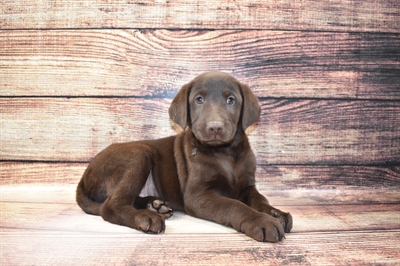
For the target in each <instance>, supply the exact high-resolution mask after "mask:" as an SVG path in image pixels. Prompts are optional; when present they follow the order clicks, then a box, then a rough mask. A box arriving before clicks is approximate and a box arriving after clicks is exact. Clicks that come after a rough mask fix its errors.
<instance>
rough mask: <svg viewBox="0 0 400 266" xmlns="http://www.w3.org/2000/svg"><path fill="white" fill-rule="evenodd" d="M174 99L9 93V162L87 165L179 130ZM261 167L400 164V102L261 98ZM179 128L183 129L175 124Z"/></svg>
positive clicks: (4, 138)
mask: <svg viewBox="0 0 400 266" xmlns="http://www.w3.org/2000/svg"><path fill="white" fill-rule="evenodd" d="M170 101H171V100H170V99H143V98H71V99H68V98H2V99H0V106H1V113H0V116H1V120H0V123H1V128H2V134H1V140H0V141H1V154H0V159H2V160H35V161H38V160H39V161H41V160H47V161H78V162H81V161H85V162H88V161H89V160H90V159H91V158H92V157H93V156H95V155H96V154H97V153H98V152H99V151H100V150H102V149H104V148H105V147H107V146H108V145H110V144H111V143H113V142H127V141H132V140H139V139H154V138H160V137H165V136H169V135H173V134H176V132H175V131H174V130H173V129H172V125H171V123H172V122H170V120H169V117H168V114H167V113H168V112H167V109H168V107H169V104H170ZM261 105H262V116H261V118H260V121H259V122H258V125H256V126H254V127H253V128H251V129H250V130H249V134H250V135H249V139H250V142H251V145H252V147H253V150H254V152H255V154H256V157H257V161H258V163H259V164H291V165H292V164H335V165H340V164H398V163H399V162H400V161H399V158H400V149H399V147H400V116H399V115H398V114H399V113H400V102H396V101H340V100H286V99H262V100H261ZM175 128H176V129H179V127H178V126H175Z"/></svg>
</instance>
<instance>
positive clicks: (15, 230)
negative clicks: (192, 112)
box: [0, 185, 400, 265]
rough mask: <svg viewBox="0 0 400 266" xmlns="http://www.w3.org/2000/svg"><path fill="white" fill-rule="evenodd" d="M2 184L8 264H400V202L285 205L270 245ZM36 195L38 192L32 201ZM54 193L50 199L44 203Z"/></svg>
mask: <svg viewBox="0 0 400 266" xmlns="http://www.w3.org/2000/svg"><path fill="white" fill-rule="evenodd" d="M0 188H1V189H2V191H1V192H2V195H4V196H2V199H1V202H0V209H1V213H0V215H1V217H0V218H1V219H0V228H1V230H0V237H1V240H2V241H0V248H1V250H2V256H1V257H0V262H1V264H6V265H8V264H10V263H11V264H14V263H15V264H17V265H27V264H29V265H32V264H34V265H37V264H40V265H43V264H53V263H55V264H57V265H71V264H81V265H82V264H84V265H98V264H99V263H100V264H103V265H104V264H113V265H119V264H121V265H125V264H132V263H133V264H139V265H143V264H144V265H147V264H152V263H157V262H158V263H161V264H164V263H167V264H168V265H175V264H181V263H189V262H193V263H195V264H203V263H213V264H218V263H222V264H226V263H229V264H232V263H241V264H242V265H243V264H246V265H248V264H252V265H253V264H260V265H261V264H264V265H265V264H276V263H278V264H285V265H286V264H288V263H291V264H301V265H305V264H306V265H307V264H312V265H315V264H338V263H339V262H340V263H339V264H368V263H380V262H386V263H398V262H399V261H400V253H399V247H400V246H399V242H398V238H399V237H400V231H399V229H400V227H399V226H400V225H399V223H398V220H399V218H400V205H399V204H398V203H397V204H378V205H349V204H347V205H329V206H327V205H316V206H282V209H285V210H287V211H290V212H291V213H292V215H293V217H294V219H295V224H294V228H293V232H292V233H290V234H287V235H286V239H285V240H284V241H283V242H282V243H280V244H268V243H259V242H256V241H253V240H252V239H250V238H248V237H246V236H245V235H243V234H239V233H237V232H235V231H234V230H233V229H231V228H227V227H224V226H221V225H217V224H215V223H212V222H208V221H204V220H200V219H196V218H193V217H190V216H188V215H185V214H182V213H176V214H175V215H174V216H173V217H172V218H170V219H168V220H167V221H166V226H167V229H166V232H165V233H164V234H161V235H146V234H143V233H140V232H138V231H135V230H132V229H129V228H127V227H122V226H116V225H113V224H110V223H107V222H105V221H103V220H102V219H101V218H100V217H98V216H91V215H86V214H84V213H83V211H81V210H80V209H79V207H78V206H77V205H76V204H75V203H74V193H73V192H74V190H73V189H72V187H69V186H65V185H64V186H62V187H58V188H57V187H55V186H53V188H52V189H49V187H47V188H46V187H43V186H42V187H41V186H32V185H30V186H29V185H27V186H24V185H17V186H15V187H14V189H10V187H8V186H1V187H0ZM320 191H321V190H320ZM56 192H58V193H56ZM30 193H36V194H37V195H36V196H35V197H33V198H32V201H29V200H28V201H27V198H26V197H27V196H28V195H29V194H30ZM11 195H12V196H11ZM65 195H69V196H67V197H64V196H65ZM46 197H47V198H48V199H49V201H48V202H41V200H42V199H45V198H46ZM8 198H10V199H14V200H13V201H9V200H8ZM360 254H364V255H362V256H361V255H360ZM339 255H340V259H339V258H338V256H339Z"/></svg>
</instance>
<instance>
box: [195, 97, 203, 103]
mask: <svg viewBox="0 0 400 266" xmlns="http://www.w3.org/2000/svg"><path fill="white" fill-rule="evenodd" d="M195 101H196V103H197V104H202V103H204V99H203V97H201V96H198V97H196V100H195Z"/></svg>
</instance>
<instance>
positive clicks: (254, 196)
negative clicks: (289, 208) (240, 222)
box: [240, 187, 293, 233]
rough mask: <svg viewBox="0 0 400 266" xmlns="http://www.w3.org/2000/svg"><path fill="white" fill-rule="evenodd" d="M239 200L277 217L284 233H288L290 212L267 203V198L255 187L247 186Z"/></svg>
mask: <svg viewBox="0 0 400 266" xmlns="http://www.w3.org/2000/svg"><path fill="white" fill-rule="evenodd" d="M240 200H241V201H242V202H243V203H245V204H247V205H248V206H250V207H252V208H253V209H255V210H257V211H259V212H263V213H267V214H269V215H271V216H272V217H275V218H278V219H279V221H280V223H281V224H282V227H283V228H284V230H285V233H289V232H290V230H292V226H293V218H292V215H290V213H288V212H283V211H281V210H278V209H276V208H274V207H272V206H271V205H269V202H268V200H267V198H265V197H264V196H263V195H262V194H260V193H259V192H258V190H257V189H256V188H255V187H248V188H247V189H246V190H245V191H244V192H243V193H242V195H241V197H240Z"/></svg>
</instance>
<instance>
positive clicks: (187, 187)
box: [76, 72, 292, 242]
mask: <svg viewBox="0 0 400 266" xmlns="http://www.w3.org/2000/svg"><path fill="white" fill-rule="evenodd" d="M260 112H261V108H260V105H259V103H258V100H257V97H256V96H255V95H254V94H253V93H252V92H251V91H250V89H249V87H248V86H247V85H244V84H241V83H240V82H239V81H237V80H236V79H235V78H233V77H232V76H230V75H228V74H225V73H222V72H208V73H204V74H202V75H200V76H198V77H196V78H195V79H193V80H192V81H191V82H190V83H188V84H186V85H184V86H183V87H182V89H181V90H180V91H179V93H178V94H177V95H176V97H175V98H174V100H173V101H172V104H171V107H170V109H169V114H170V117H171V119H172V120H173V121H174V122H175V123H177V124H179V125H180V126H181V127H182V128H184V129H185V131H184V132H183V133H180V134H178V135H177V136H172V137H168V138H163V139H156V140H144V141H136V142H130V143H122V144H112V145H111V146H109V147H108V148H106V149H105V150H103V151H101V152H100V153H99V154H98V155H97V156H96V157H95V158H94V159H93V160H92V162H91V163H90V164H89V166H88V168H87V169H86V171H85V173H84V174H83V177H82V179H81V181H80V182H79V184H78V188H77V195H76V199H77V202H78V204H79V206H80V207H81V208H82V209H83V210H84V211H85V212H86V213H89V214H95V215H101V216H102V217H103V219H104V220H106V221H109V222H111V223H115V224H120V225H125V226H128V227H131V228H135V229H138V230H142V231H144V232H151V233H160V232H163V231H164V230H165V218H168V217H170V216H171V215H172V210H176V211H184V212H186V213H188V214H190V215H193V216H195V217H199V218H203V219H207V220H211V221H215V222H217V223H219V224H223V225H227V226H232V227H233V228H235V229H236V230H237V231H239V232H243V233H245V234H246V235H248V236H250V237H252V238H254V239H256V240H258V241H268V242H277V241H280V240H281V239H282V238H283V237H284V233H285V232H290V230H291V228H292V217H291V215H290V214H289V213H284V212H282V211H280V210H278V209H275V208H273V207H272V206H270V205H269V203H268V201H267V199H266V198H265V197H264V196H262V195H261V194H260V193H259V192H258V191H257V189H256V187H255V177H254V175H255V170H256V160H255V157H254V154H253V152H252V150H251V148H250V145H249V142H248V139H247V136H246V135H245V133H244V130H245V129H246V128H247V127H248V126H250V125H251V124H253V123H254V122H256V121H257V120H258V118H259V116H260Z"/></svg>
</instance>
